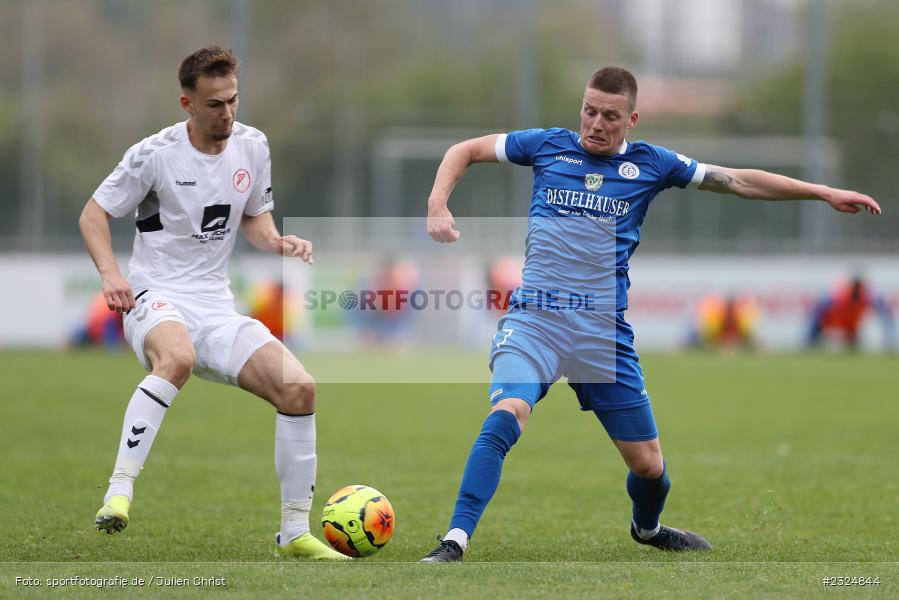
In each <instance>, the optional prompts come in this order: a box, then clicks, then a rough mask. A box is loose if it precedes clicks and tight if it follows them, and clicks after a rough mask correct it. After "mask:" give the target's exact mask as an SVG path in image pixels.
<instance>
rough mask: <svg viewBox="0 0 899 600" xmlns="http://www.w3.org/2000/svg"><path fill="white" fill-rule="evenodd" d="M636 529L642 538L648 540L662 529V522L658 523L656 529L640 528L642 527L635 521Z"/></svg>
mask: <svg viewBox="0 0 899 600" xmlns="http://www.w3.org/2000/svg"><path fill="white" fill-rule="evenodd" d="M634 529H635V530H636V531H637V536H638V537H639V538H640V539H641V540H648V539H649V538H651V537H653V536H654V535H655V534H657V533H658V532H659V531H660V530H661V529H662V524H661V523H659V524H658V525H656V528H655V529H640V527H639V526H638V525H637V524H636V523H634Z"/></svg>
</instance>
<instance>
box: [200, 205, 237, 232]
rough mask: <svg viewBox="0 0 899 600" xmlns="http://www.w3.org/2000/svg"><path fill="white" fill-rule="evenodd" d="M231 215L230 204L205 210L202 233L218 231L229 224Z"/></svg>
mask: <svg viewBox="0 0 899 600" xmlns="http://www.w3.org/2000/svg"><path fill="white" fill-rule="evenodd" d="M230 214H231V205H230V204H213V205H212V206H207V207H206V208H204V209H203V225H202V227H200V231H218V230H219V229H224V228H225V225H227V224H228V216H229V215H230Z"/></svg>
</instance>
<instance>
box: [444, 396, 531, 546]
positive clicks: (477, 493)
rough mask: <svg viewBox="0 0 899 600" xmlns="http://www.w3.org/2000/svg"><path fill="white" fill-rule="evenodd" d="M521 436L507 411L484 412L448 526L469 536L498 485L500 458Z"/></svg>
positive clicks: (501, 459)
mask: <svg viewBox="0 0 899 600" xmlns="http://www.w3.org/2000/svg"><path fill="white" fill-rule="evenodd" d="M520 436H521V429H520V428H519V427H518V421H517V420H516V419H515V415H513V414H512V413H510V412H509V411H506V410H498V411H496V412H492V413H490V414H489V415H488V416H487V418H486V419H485V420H484V426H483V427H482V428H481V433H480V435H478V439H476V440H475V442H474V445H473V446H472V447H471V454H469V455H468V462H467V463H465V472H464V473H463V474H462V485H461V486H460V487H459V498H458V499H457V500H456V509H455V511H454V512H453V518H452V520H450V529H454V528H456V527H458V528H460V529H463V530H464V531H465V533H467V534H468V537H471V534H473V533H474V528H475V527H477V525H478V521H479V520H480V518H481V515H482V514H483V513H484V509H485V508H487V503H488V502H490V499H491V498H493V494H494V493H495V492H496V488H497V487H498V486H499V476H500V473H501V472H502V469H503V459H505V458H506V453H507V452H508V451H509V449H510V448H511V447H512V445H513V444H514V443H515V442H516V441H517V440H518V438H519V437H520Z"/></svg>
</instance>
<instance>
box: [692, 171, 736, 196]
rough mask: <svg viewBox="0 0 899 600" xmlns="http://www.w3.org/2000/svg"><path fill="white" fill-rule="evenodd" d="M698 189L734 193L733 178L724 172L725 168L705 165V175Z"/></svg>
mask: <svg viewBox="0 0 899 600" xmlns="http://www.w3.org/2000/svg"><path fill="white" fill-rule="evenodd" d="M699 189H701V190H707V191H709V192H718V193H719V194H736V193H737V190H736V189H735V187H734V178H733V176H732V175H730V174H728V173H726V172H725V169H724V168H722V167H718V166H715V165H707V166H706V171H705V176H704V177H703V178H702V183H701V184H699Z"/></svg>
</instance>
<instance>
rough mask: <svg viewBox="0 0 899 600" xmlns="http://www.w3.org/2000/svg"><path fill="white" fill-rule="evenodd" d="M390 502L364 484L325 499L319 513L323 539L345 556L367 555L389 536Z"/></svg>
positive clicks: (392, 524) (394, 520) (391, 522)
mask: <svg viewBox="0 0 899 600" xmlns="http://www.w3.org/2000/svg"><path fill="white" fill-rule="evenodd" d="M395 523H396V519H395V517H394V514H393V507H392V506H390V501H389V500H387V498H386V497H385V496H384V494H382V493H381V492H379V491H378V490H376V489H375V488H371V487H368V486H366V485H348V486H346V487H343V488H340V489H339V490H337V491H336V492H334V493H333V494H332V495H331V497H330V498H328V502H327V504H325V509H324V510H323V511H322V528H323V529H324V533H325V539H326V540H328V543H329V544H331V545H332V546H333V547H334V549H335V550H337V551H338V552H340V553H342V554H346V555H347V556H371V555H372V554H374V553H375V552H377V551H378V550H380V549H381V548H383V547H384V544H386V543H387V542H388V541H390V536H391V535H393V526H394V525H395Z"/></svg>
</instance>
